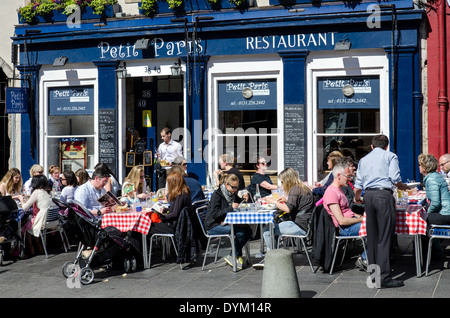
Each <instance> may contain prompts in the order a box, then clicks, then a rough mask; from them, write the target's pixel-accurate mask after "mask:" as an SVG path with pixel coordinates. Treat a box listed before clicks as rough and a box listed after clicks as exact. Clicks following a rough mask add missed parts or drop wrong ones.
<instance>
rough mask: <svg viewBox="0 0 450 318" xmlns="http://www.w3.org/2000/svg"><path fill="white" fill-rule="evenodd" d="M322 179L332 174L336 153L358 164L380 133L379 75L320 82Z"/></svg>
mask: <svg viewBox="0 0 450 318" xmlns="http://www.w3.org/2000/svg"><path fill="white" fill-rule="evenodd" d="M317 96H318V103H317V105H318V109H317V138H318V140H317V153H318V156H317V160H318V162H317V166H318V168H319V171H318V172H319V173H318V179H319V180H321V179H322V178H323V177H324V176H326V174H327V173H328V172H329V170H328V167H327V157H328V154H330V153H331V152H332V151H334V150H339V151H340V152H341V153H342V154H343V155H344V156H350V157H352V158H353V159H354V161H355V162H356V163H357V162H358V161H359V159H361V158H362V157H363V156H364V155H366V154H367V153H368V152H369V151H370V145H371V142H372V136H374V135H376V134H379V132H380V79H379V76H351V77H323V78H318V80H317Z"/></svg>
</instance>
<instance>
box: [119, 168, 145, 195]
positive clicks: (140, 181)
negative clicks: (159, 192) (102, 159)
mask: <svg viewBox="0 0 450 318" xmlns="http://www.w3.org/2000/svg"><path fill="white" fill-rule="evenodd" d="M145 190H146V189H145V173H144V166H140V165H139V166H134V167H133V169H131V171H130V172H129V173H128V175H127V177H126V178H125V180H124V181H123V185H122V198H127V199H128V200H129V201H130V202H134V200H145V199H146V198H147V193H145Z"/></svg>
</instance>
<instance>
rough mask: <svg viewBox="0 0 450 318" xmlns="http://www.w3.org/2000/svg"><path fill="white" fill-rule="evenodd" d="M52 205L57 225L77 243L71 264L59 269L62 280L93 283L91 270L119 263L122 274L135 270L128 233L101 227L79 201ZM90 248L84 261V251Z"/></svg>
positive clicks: (130, 239) (134, 248) (132, 247)
mask: <svg viewBox="0 0 450 318" xmlns="http://www.w3.org/2000/svg"><path fill="white" fill-rule="evenodd" d="M53 202H54V203H55V204H57V205H58V206H59V208H60V214H61V217H60V222H61V226H62V227H63V228H64V231H67V233H68V234H69V236H72V237H71V238H72V239H76V240H77V241H78V242H79V247H78V252H77V256H76V259H75V261H74V262H67V263H65V264H64V266H63V268H62V273H63V275H64V277H66V278H69V277H76V276H78V277H79V279H80V282H81V283H82V284H83V285H87V284H90V283H91V282H92V281H93V280H94V271H93V270H92V268H95V267H99V266H102V265H108V264H110V263H112V262H117V261H123V264H124V270H125V272H130V271H135V270H136V267H137V262H136V257H135V254H136V252H137V251H138V250H139V246H138V244H136V242H135V241H134V240H133V239H132V238H131V235H130V234H129V233H122V232H120V231H119V230H118V229H116V228H115V227H111V226H109V227H106V228H104V229H102V228H101V220H100V219H98V218H95V217H94V216H93V215H92V214H91V212H90V211H89V210H87V209H86V208H84V207H83V206H82V205H81V204H80V203H79V202H76V201H72V202H70V203H66V202H63V201H61V200H59V199H56V198H54V199H53ZM88 248H91V249H92V252H91V253H90V255H89V256H87V258H85V255H83V254H84V253H83V252H84V251H87V250H89V249H88Z"/></svg>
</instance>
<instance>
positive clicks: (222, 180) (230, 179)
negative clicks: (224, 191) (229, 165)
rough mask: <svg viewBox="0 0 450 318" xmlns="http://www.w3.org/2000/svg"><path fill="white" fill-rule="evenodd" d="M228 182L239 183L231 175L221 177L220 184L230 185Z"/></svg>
mask: <svg viewBox="0 0 450 318" xmlns="http://www.w3.org/2000/svg"><path fill="white" fill-rule="evenodd" d="M230 182H239V178H238V177H237V176H236V175H235V174H233V173H228V174H225V175H224V176H223V178H221V183H220V184H223V183H230Z"/></svg>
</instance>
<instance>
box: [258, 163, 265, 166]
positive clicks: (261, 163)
mask: <svg viewBox="0 0 450 318" xmlns="http://www.w3.org/2000/svg"><path fill="white" fill-rule="evenodd" d="M258 164H259V165H263V166H267V162H258Z"/></svg>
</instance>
